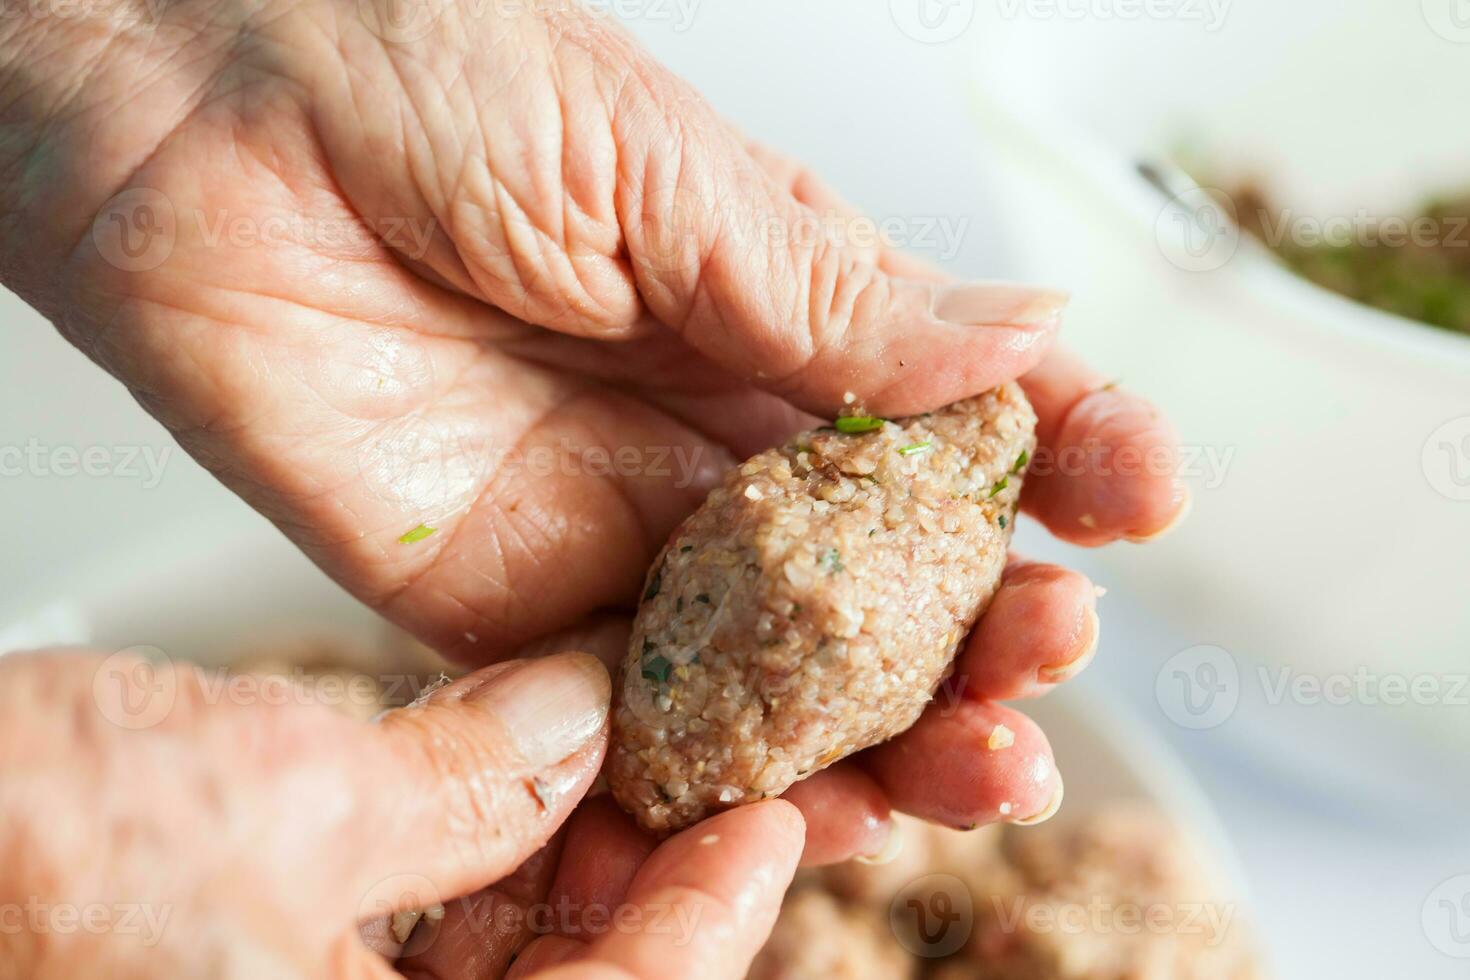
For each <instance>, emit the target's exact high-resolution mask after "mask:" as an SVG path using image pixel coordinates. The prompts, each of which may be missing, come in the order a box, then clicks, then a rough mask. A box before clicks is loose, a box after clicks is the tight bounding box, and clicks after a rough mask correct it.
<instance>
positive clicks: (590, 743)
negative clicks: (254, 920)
mask: <svg viewBox="0 0 1470 980" xmlns="http://www.w3.org/2000/svg"><path fill="white" fill-rule="evenodd" d="M610 693H611V682H610V681H609V679H608V675H607V671H606V670H605V669H604V668H603V666H602V664H601V663H599V662H598V661H597V660H596V659H595V658H593V657H591V656H588V655H587V654H583V653H565V654H560V655H557V656H553V657H544V658H541V659H537V660H518V661H512V662H509V663H505V664H499V665H496V666H494V667H490V668H486V669H485V670H481V671H478V672H477V673H474V674H471V675H469V676H467V677H464V678H461V679H460V680H458V681H456V682H454V683H453V684H450V685H448V686H447V687H444V688H442V689H440V690H438V691H436V692H434V693H433V694H431V695H430V696H429V697H428V698H426V699H423V700H421V701H419V702H415V703H414V704H413V705H410V706H409V707H407V708H402V709H399V710H397V711H393V712H390V713H389V714H388V715H386V716H385V717H384V718H383V720H382V723H381V725H380V726H379V727H378V729H377V730H376V731H375V732H374V734H375V736H376V742H377V746H378V747H379V749H380V751H376V752H375V753H374V757H373V759H372V760H371V761H372V764H374V765H375V766H376V767H377V771H376V775H377V792H376V796H375V798H374V799H373V800H372V801H371V806H372V807H373V813H372V817H373V818H374V819H373V820H372V824H371V825H372V828H373V831H374V839H373V840H371V841H369V842H368V850H367V851H366V852H365V853H364V854H363V855H362V858H361V868H362V873H363V874H364V875H367V876H370V879H376V880H375V881H371V880H370V884H369V887H368V889H367V898H366V899H365V901H364V905H365V907H366V908H370V909H372V910H373V911H376V912H378V913H379V914H384V913H390V912H393V911H398V910H399V909H400V908H401V906H402V905H403V904H405V902H411V901H412V900H413V899H415V898H417V900H418V901H420V902H424V899H425V898H426V897H433V894H432V893H434V892H436V891H437V893H438V896H439V897H438V899H437V901H439V902H440V903H441V904H442V902H443V900H444V898H446V897H449V896H454V895H463V894H467V893H469V892H472V891H474V890H476V889H478V888H481V887H483V886H484V885H486V884H488V883H490V882H492V881H496V880H498V879H500V878H503V877H504V876H506V875H507V874H509V873H510V872H511V871H512V870H513V869H514V868H516V867H517V866H519V865H520V864H521V862H523V861H524V860H525V859H526V858H527V857H529V856H530V855H531V854H532V853H533V852H535V851H536V850H537V849H539V848H540V847H542V846H543V845H545V844H546V842H547V841H548V840H549V839H550V838H551V835H552V833H553V832H554V831H555V830H556V828H557V827H558V826H560V824H561V823H562V821H563V820H565V819H566V817H567V815H568V814H569V813H570V812H571V810H572V808H573V806H575V804H576V802H577V801H578V800H580V799H581V798H582V796H583V795H584V794H585V793H586V791H587V788H588V787H589V786H590V785H591V784H592V781H593V780H594V779H595V778H596V775H597V771H598V769H599V767H600V766H601V764H602V758H603V754H604V751H605V750H606V747H607V711H608V704H609V698H610ZM408 878H412V879H413V880H414V881H416V882H417V883H418V884H419V885H420V887H419V888H417V889H406V887H405V881H406V880H407V879H408ZM406 892H414V893H415V894H407V895H406V894H405V893H406ZM424 892H428V893H430V894H429V895H427V896H426V895H425V894H423V893H424ZM424 904H428V902H424ZM420 907H422V906H420ZM364 917H367V916H364Z"/></svg>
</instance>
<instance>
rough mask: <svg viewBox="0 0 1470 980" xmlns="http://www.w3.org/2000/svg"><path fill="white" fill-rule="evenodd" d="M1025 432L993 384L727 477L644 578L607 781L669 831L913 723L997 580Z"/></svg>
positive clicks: (1018, 412)
mask: <svg viewBox="0 0 1470 980" xmlns="http://www.w3.org/2000/svg"><path fill="white" fill-rule="evenodd" d="M1035 427H1036V417H1035V415H1034V414H1033V413H1032V411H1031V406H1030V405H1029V404H1028V403H1027V401H1026V398H1025V396H1024V395H1022V394H1021V390H1020V388H1018V387H1017V386H1015V385H1014V384H1009V385H1005V386H1002V387H1000V388H996V389H994V390H993V391H990V392H987V393H985V394H983V395H980V396H978V397H975V398H971V399H967V400H965V401H962V402H958V403H956V404H954V405H951V406H949V407H948V408H945V409H942V410H940V411H938V412H934V413H931V414H928V415H921V416H915V417H913V418H908V419H900V420H897V421H885V420H881V419H873V418H864V417H855V418H843V419H839V420H838V421H837V423H836V425H835V426H832V427H827V428H823V429H819V430H817V431H814V432H807V433H803V434H801V435H799V436H797V437H796V438H794V439H792V440H790V441H789V442H787V443H786V444H785V445H784V446H781V447H780V448H779V449H773V450H770V451H767V452H764V453H761V454H760V455H758V456H756V457H754V458H752V459H751V460H749V461H747V462H746V463H744V464H743V465H742V466H740V467H739V468H738V469H736V470H734V471H732V472H731V473H730V474H729V476H728V477H727V478H726V479H725V481H724V483H723V484H722V485H721V486H720V487H719V488H717V489H716V490H715V491H714V492H712V493H711V494H710V496H709V499H708V500H706V501H705V503H704V505H703V506H702V507H701V508H700V509H699V510H698V511H696V512H695V513H694V514H693V515H692V516H691V517H690V518H689V519H688V520H687V521H685V523H684V524H683V525H682V526H681V527H680V528H679V530H678V531H677V532H675V534H674V536H673V537H672V538H671V540H670V541H669V543H668V545H666V546H665V548H664V550H663V552H662V553H661V554H660V555H659V557H658V560H657V561H656V562H655V563H654V566H653V569H652V570H651V571H650V573H649V577H648V581H647V584H646V588H645V590H644V594H643V602H642V605H641V606H640V607H639V611H638V617H637V620H636V621H635V623H634V626H633V634H632V638H631V641H630V646H629V650H628V655H627V657H626V659H625V660H624V662H623V676H622V679H621V681H620V683H619V685H618V689H617V696H618V701H617V704H616V706H615V711H614V715H613V741H612V746H611V749H610V753H611V757H610V762H609V768H608V777H609V782H610V785H611V788H612V791H613V793H614V795H615V796H616V798H617V800H618V802H619V803H621V804H622V806H623V807H624V808H625V809H627V810H628V811H629V812H631V813H632V814H633V815H634V816H635V817H636V818H637V819H638V821H639V823H640V824H642V825H643V826H644V827H646V828H648V829H650V830H654V831H660V832H664V831H672V830H677V829H679V828H681V827H684V826H687V825H689V824H691V823H694V822H695V821H697V820H699V819H701V818H702V817H704V816H706V815H708V814H709V813H711V812H712V811H715V810H719V809H725V808H728V807H732V806H738V805H740V804H742V803H753V802H755V801H757V800H762V799H766V798H767V797H772V796H777V795H779V794H780V793H781V792H783V791H784V790H785V789H786V788H787V787H788V786H790V785H791V784H792V783H794V782H796V781H797V780H799V779H802V778H804V777H806V776H808V775H810V774H811V773H813V772H816V771H817V770H819V769H822V768H824V767H826V766H829V765H831V764H832V763H834V762H836V761H837V760H838V759H841V758H843V757H845V756H848V755H851V754H852V753H854V752H857V751H859V750H860V749H864V748H867V747H869V746H871V745H875V744H877V743H879V742H882V741H884V740H886V739H889V738H891V737H893V736H894V735H896V734H898V733H899V732H902V731H904V730H905V729H907V728H909V727H910V726H911V725H913V723H914V722H915V721H917V720H918V718H919V714H920V712H921V711H923V709H924V706H925V704H927V703H928V701H929V700H930V698H931V697H932V696H933V694H934V691H935V689H936V688H937V687H938V686H939V684H940V683H941V682H942V681H943V680H944V679H945V677H946V676H947V675H948V673H949V671H950V667H951V663H952V661H953V660H954V656H955V653H956V652H957V651H958V649H959V645H960V643H961V642H962V641H963V639H964V638H965V636H966V634H967V633H968V632H969V630H970V627H971V626H973V625H974V623H975V620H976V619H977V618H978V617H979V615H980V614H981V612H983V611H984V609H985V606H986V604H987V603H988V602H989V601H990V598H991V596H992V595H993V594H994V593H995V589H996V585H997V584H998V582H999V581H1000V575H1001V572H1002V570H1003V569H1004V567H1005V561H1006V549H1007V546H1008V544H1009V542H1010V536H1011V530H1012V527H1013V526H1014V521H1015V513H1016V500H1017V497H1018V495H1019V493H1020V490H1021V478H1022V476H1023V474H1024V472H1025V469H1026V464H1027V461H1028V460H1029V458H1030V455H1031V453H1032V451H1033V449H1034V446H1035V435H1034V432H1035Z"/></svg>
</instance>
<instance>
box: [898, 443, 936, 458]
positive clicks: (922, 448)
mask: <svg viewBox="0 0 1470 980" xmlns="http://www.w3.org/2000/svg"><path fill="white" fill-rule="evenodd" d="M933 448H934V443H933V442H931V441H930V440H928V439H925V440H924V441H923V442H912V443H909V444H908V445H907V446H904V447H903V448H902V449H900V450H899V451H898V454H899V455H900V456H917V455H919V453H927V452H928V451H929V450H931V449H933Z"/></svg>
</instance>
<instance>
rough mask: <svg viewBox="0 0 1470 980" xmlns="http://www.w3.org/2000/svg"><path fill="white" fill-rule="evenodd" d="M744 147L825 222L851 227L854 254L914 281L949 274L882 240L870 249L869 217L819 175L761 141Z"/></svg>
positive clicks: (871, 227)
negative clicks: (869, 258)
mask: <svg viewBox="0 0 1470 980" xmlns="http://www.w3.org/2000/svg"><path fill="white" fill-rule="evenodd" d="M745 148H746V150H747V151H748V152H749V153H750V156H751V159H753V160H755V162H756V165H757V166H759V167H760V168H761V169H762V170H763V171H765V173H766V175H767V176H769V177H770V178H771V179H772V180H773V181H775V182H776V184H777V186H779V187H781V188H782V189H784V190H785V191H786V192H787V193H788V194H790V195H791V196H792V197H793V198H795V199H796V201H797V202H798V203H799V204H803V205H805V206H806V207H808V208H810V209H811V210H812V211H814V212H816V213H817V214H818V215H821V216H822V217H823V219H824V222H825V219H827V218H829V217H830V219H831V220H832V222H833V223H835V224H838V225H846V226H848V227H849V228H851V229H852V233H851V234H850V235H849V236H848V240H849V241H850V242H854V243H855V245H854V254H856V255H867V254H871V255H872V259H873V262H874V263H875V264H876V265H877V266H878V268H879V269H881V270H883V271H884V272H886V273H888V274H889V275H890V276H894V277H895V278H899V279H911V280H914V281H916V282H943V281H945V280H947V279H949V278H950V277H949V276H948V275H947V274H946V273H945V272H944V270H943V269H941V268H939V267H938V266H936V265H934V264H933V263H932V262H929V261H927V260H925V259H922V258H920V257H919V256H917V255H910V254H909V253H907V252H904V251H901V250H900V249H897V248H892V247H889V246H888V245H887V244H886V243H884V242H882V241H878V242H877V243H876V244H874V245H873V246H872V247H871V252H870V253H869V249H868V248H866V247H864V243H865V242H869V241H873V240H874V239H877V238H879V237H880V236H875V235H874V233H873V231H874V228H875V226H874V223H873V221H872V219H871V218H868V217H866V216H865V215H864V214H863V213H862V212H861V211H859V210H858V209H857V208H856V207H855V206H853V205H852V204H850V203H849V202H848V201H847V200H846V199H845V198H844V197H843V196H842V195H841V194H839V193H838V192H837V190H836V189H835V188H834V187H832V186H831V185H830V184H828V183H827V182H826V181H825V180H824V179H823V178H822V177H821V175H819V174H818V173H817V172H816V171H814V170H812V169H811V168H810V167H808V166H806V165H805V164H803V163H801V162H800V161H798V160H795V159H793V158H791V157H788V156H786V155H785V154H783V153H780V152H779V151H777V150H774V149H772V148H771V147H769V146H766V145H765V144H763V143H757V142H754V141H751V140H746V141H745Z"/></svg>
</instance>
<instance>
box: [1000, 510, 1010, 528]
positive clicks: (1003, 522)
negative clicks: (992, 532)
mask: <svg viewBox="0 0 1470 980" xmlns="http://www.w3.org/2000/svg"><path fill="white" fill-rule="evenodd" d="M1007 523H1009V522H1008V521H1007V520H1006V515H1004V514H1002V515H1000V529H1001V530H1002V531H1004V530H1005V529H1006V524H1007Z"/></svg>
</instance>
